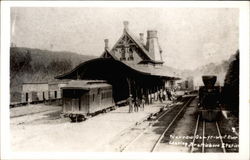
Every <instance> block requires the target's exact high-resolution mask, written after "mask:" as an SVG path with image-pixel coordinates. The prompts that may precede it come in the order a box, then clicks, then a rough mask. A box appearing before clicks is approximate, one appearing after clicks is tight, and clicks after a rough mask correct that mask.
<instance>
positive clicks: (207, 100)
mask: <svg viewBox="0 0 250 160" xmlns="http://www.w3.org/2000/svg"><path fill="white" fill-rule="evenodd" d="M216 80H217V77H216V76H213V75H211V76H202V81H203V83H204V86H200V88H199V112H200V114H201V118H202V119H204V120H206V121H216V120H218V118H219V116H220V115H221V109H220V99H221V98H220V97H221V92H220V87H219V86H215V82H216Z"/></svg>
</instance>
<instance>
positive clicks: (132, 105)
mask: <svg viewBox="0 0 250 160" xmlns="http://www.w3.org/2000/svg"><path fill="white" fill-rule="evenodd" d="M173 95H174V91H173V90H171V91H170V90H168V89H161V90H160V91H157V92H154V93H151V94H148V97H147V98H145V96H144V95H143V96H142V97H141V98H140V99H139V98H138V97H135V98H133V96H132V94H130V95H129V98H128V99H127V101H128V104H129V113H132V112H138V111H139V109H140V110H144V106H145V103H146V104H152V103H153V102H154V101H158V100H159V101H160V102H163V101H165V100H167V99H168V100H170V101H172V100H174V96H173Z"/></svg>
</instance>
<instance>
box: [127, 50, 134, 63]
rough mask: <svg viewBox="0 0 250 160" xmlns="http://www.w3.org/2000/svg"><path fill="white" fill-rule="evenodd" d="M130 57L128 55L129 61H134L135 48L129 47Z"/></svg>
mask: <svg viewBox="0 0 250 160" xmlns="http://www.w3.org/2000/svg"><path fill="white" fill-rule="evenodd" d="M128 54H129V57H128V60H129V61H133V60H134V56H133V49H132V48H129V52H128Z"/></svg>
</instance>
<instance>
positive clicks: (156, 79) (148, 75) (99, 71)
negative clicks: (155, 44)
mask: <svg viewBox="0 0 250 160" xmlns="http://www.w3.org/2000/svg"><path fill="white" fill-rule="evenodd" d="M161 72H162V73H161ZM55 78H57V79H78V80H79V79H82V80H106V81H107V82H108V83H110V84H111V85H112V86H113V97H114V101H115V102H119V101H122V100H125V99H127V98H128V96H129V94H132V95H133V97H139V98H141V96H142V95H145V96H146V95H147V94H149V93H152V92H155V91H157V90H159V89H161V88H164V86H165V82H166V81H167V80H175V79H177V78H176V77H171V76H167V75H166V71H164V70H162V69H159V68H155V69H154V68H151V67H150V66H143V65H141V66H140V65H130V64H128V63H123V62H121V61H118V60H114V59H111V58H96V59H92V60H89V61H86V62H83V63H81V64H80V65H78V66H77V67H76V68H74V69H73V70H72V71H70V72H68V73H65V74H63V75H59V76H57V77H55Z"/></svg>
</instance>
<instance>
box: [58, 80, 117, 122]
mask: <svg viewBox="0 0 250 160" xmlns="http://www.w3.org/2000/svg"><path fill="white" fill-rule="evenodd" d="M62 92H63V114H64V116H68V117H69V118H70V119H71V120H72V121H82V120H85V119H86V118H87V117H89V116H93V115H95V114H97V113H100V112H106V111H107V110H112V109H115V103H114V100H113V95H112V94H113V92H112V86H111V85H110V84H108V83H106V81H102V80H89V81H88V80H72V81H70V82H69V83H68V85H67V86H65V87H62Z"/></svg>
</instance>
